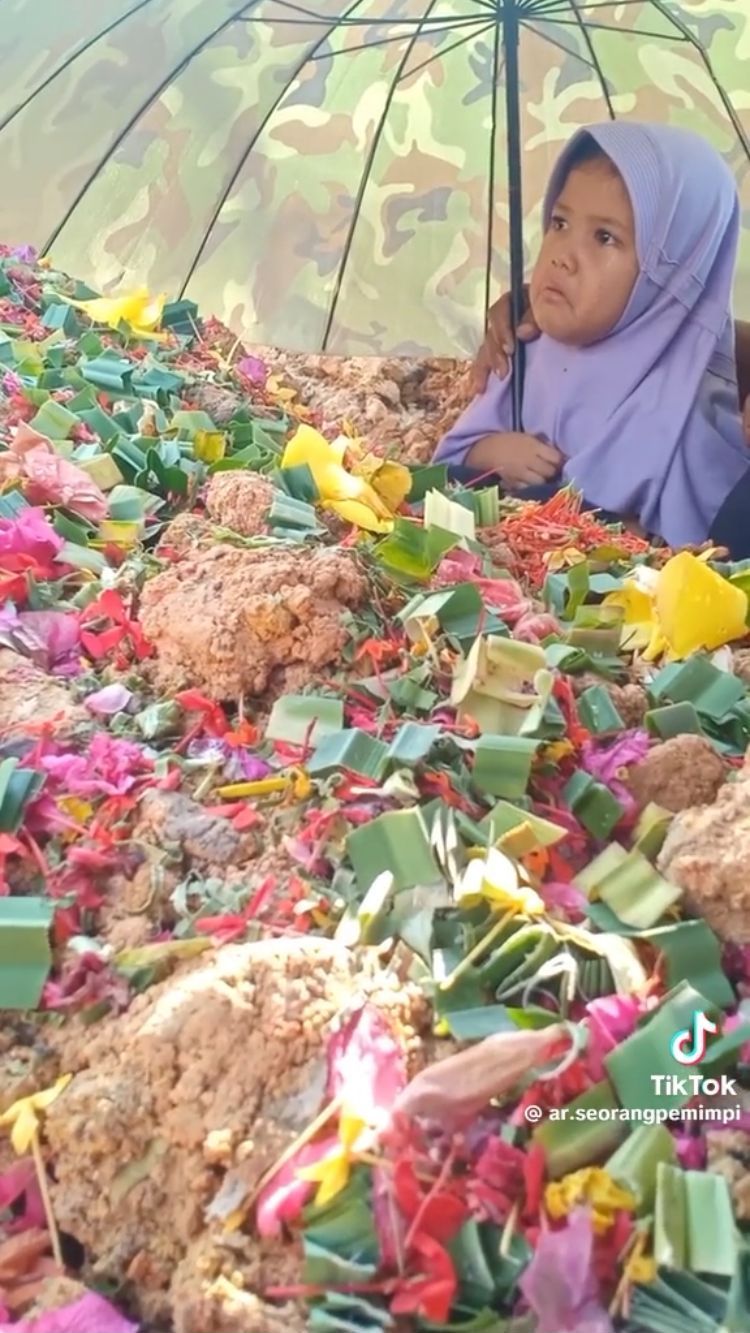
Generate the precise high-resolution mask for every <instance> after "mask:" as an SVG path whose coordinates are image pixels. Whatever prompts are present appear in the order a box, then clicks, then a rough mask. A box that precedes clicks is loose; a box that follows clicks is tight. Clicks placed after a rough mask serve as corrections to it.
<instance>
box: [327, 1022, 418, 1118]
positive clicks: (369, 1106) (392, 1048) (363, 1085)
mask: <svg viewBox="0 0 750 1333" xmlns="http://www.w3.org/2000/svg"><path fill="white" fill-rule="evenodd" d="M405 1087H406V1061H405V1058H404V1052H403V1050H402V1049H401V1046H400V1045H399V1043H398V1041H397V1040H396V1038H395V1036H394V1034H393V1031H392V1029H391V1027H390V1026H389V1024H388V1021H387V1020H386V1019H385V1018H384V1017H383V1015H382V1014H381V1013H380V1011H379V1010H378V1009H376V1008H375V1006H374V1005H370V1004H365V1005H363V1006H362V1008H361V1009H358V1010H357V1011H356V1013H354V1014H352V1015H351V1017H350V1018H349V1019H348V1020H347V1021H346V1022H345V1023H344V1025H343V1027H341V1028H340V1029H339V1031H338V1032H336V1033H335V1034H334V1036H333V1037H332V1038H331V1040H330V1042H329V1043H328V1095H329V1097H331V1098H333V1097H341V1098H342V1099H343V1102H344V1105H345V1106H346V1107H347V1109H348V1110H350V1111H352V1112H353V1113H354V1114H355V1115H357V1116H359V1118H360V1119H361V1120H364V1121H365V1122H366V1123H367V1124H369V1125H378V1124H381V1123H382V1124H384V1123H386V1121H387V1120H388V1118H389V1116H390V1113H391V1111H392V1109H393V1105H394V1102H395V1100H396V1098H397V1096H398V1095H399V1093H401V1092H402V1091H403V1089H404V1088H405Z"/></svg>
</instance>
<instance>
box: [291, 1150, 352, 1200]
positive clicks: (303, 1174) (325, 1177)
mask: <svg viewBox="0 0 750 1333" xmlns="http://www.w3.org/2000/svg"><path fill="white" fill-rule="evenodd" d="M350 1171H351V1167H350V1163H349V1155H348V1153H347V1152H346V1151H345V1150H344V1149H343V1148H335V1149H334V1150H333V1152H331V1153H329V1154H328V1156H327V1157H324V1158H323V1159H322V1160H321V1161H320V1162H315V1164H314V1165H313V1166H303V1167H301V1168H300V1169H299V1170H298V1171H297V1175H298V1176H299V1177H300V1179H301V1180H310V1181H313V1182H314V1183H317V1184H318V1192H317V1194H316V1195H315V1202H316V1204H318V1205H322V1204H324V1203H328V1202H329V1201H330V1200H331V1199H334V1198H335V1197H336V1195H337V1194H340V1193H341V1191H342V1189H343V1188H344V1186H345V1185H346V1184H347V1182H348V1180H349V1174H350Z"/></svg>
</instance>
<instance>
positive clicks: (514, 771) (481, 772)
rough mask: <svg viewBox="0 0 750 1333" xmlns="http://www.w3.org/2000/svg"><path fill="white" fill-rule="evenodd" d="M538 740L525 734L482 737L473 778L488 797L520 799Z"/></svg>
mask: <svg viewBox="0 0 750 1333" xmlns="http://www.w3.org/2000/svg"><path fill="white" fill-rule="evenodd" d="M538 748H539V741H537V740H531V739H529V738H527V737H525V736H480V738H479V740H478V741H477V743H476V748H475V751H474V769H473V773H472V781H473V783H474V786H475V787H477V788H478V789H479V791H482V792H487V794H488V795H489V796H504V797H506V798H507V799H509V800H514V799H515V800H517V799H518V798H519V797H520V796H523V795H524V794H525V792H526V788H527V786H528V784H529V777H530V776H531V765H532V762H533V759H534V755H535V754H536V751H537V749H538Z"/></svg>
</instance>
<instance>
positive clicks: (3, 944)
mask: <svg viewBox="0 0 750 1333" xmlns="http://www.w3.org/2000/svg"><path fill="white" fill-rule="evenodd" d="M6 762H7V761H6ZM54 910H55V904H54V901H53V900H52V899H50V898H31V897H26V896H23V897H18V898H16V897H13V898H10V897H9V898H0V1009H36V1007H37V1005H38V1004H39V1002H40V1000H41V998H42V990H43V989H44V983H45V981H46V980H47V977H48V975H49V970H50V967H51V966H52V951H51V949H50V940H49V931H50V926H51V925H52V918H53V915H54Z"/></svg>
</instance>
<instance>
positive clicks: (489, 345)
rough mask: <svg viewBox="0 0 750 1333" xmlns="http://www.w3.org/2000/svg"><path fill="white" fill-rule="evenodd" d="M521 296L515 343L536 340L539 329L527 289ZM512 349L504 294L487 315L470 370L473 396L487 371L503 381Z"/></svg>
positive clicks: (484, 381) (483, 383)
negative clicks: (522, 308)
mask: <svg viewBox="0 0 750 1333" xmlns="http://www.w3.org/2000/svg"><path fill="white" fill-rule="evenodd" d="M524 296H525V298H526V309H525V311H524V314H523V319H522V320H521V323H520V324H519V326H518V339H519V342H523V343H528V342H533V341H534V339H535V338H538V337H539V329H538V328H537V326H536V324H535V322H534V316H533V315H532V313H531V306H530V304H529V289H528V287H525V288H524ZM514 346H515V341H514V337H513V311H512V309H511V303H510V292H506V293H505V295H504V296H501V297H500V300H499V301H496V302H495V304H494V305H493V306H490V309H489V312H488V315H487V332H486V334H485V336H484V342H483V343H482V346H481V347H480V349H479V352H478V354H477V359H476V361H475V362H474V366H473V370H472V379H473V387H474V392H475V393H482V392H483V391H484V389H485V388H486V385H487V379H488V377H489V374H490V371H494V373H495V374H496V375H497V376H498V377H499V378H500V379H501V380H502V379H504V378H505V376H506V375H507V373H508V369H509V366H510V358H511V356H512V355H513V349H514Z"/></svg>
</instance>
